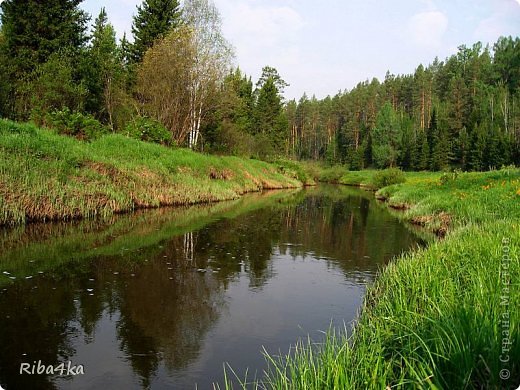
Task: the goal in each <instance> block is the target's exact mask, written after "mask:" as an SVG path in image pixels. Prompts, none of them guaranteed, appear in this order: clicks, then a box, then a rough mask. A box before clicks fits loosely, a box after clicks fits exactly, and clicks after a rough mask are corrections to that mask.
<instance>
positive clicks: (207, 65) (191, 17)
mask: <svg viewBox="0 0 520 390" xmlns="http://www.w3.org/2000/svg"><path fill="white" fill-rule="evenodd" d="M183 17H184V20H185V23H186V24H187V25H188V26H190V27H191V28H192V30H193V35H192V38H193V41H192V45H193V48H194V54H195V57H194V59H193V60H194V61H193V64H192V67H191V71H190V74H189V76H190V77H189V82H188V88H189V123H190V131H189V134H188V146H189V147H190V148H195V147H196V146H197V143H198V141H199V136H200V129H201V124H202V121H203V119H204V118H205V116H206V115H207V113H208V112H209V111H210V110H211V109H212V108H213V107H212V101H214V100H213V99H212V96H213V95H214V94H215V93H216V92H217V87H218V86H219V85H220V83H221V82H222V81H223V79H224V77H225V76H226V74H227V73H228V70H229V68H230V64H231V59H232V57H233V51H232V49H231V46H230V44H229V43H228V42H227V41H226V39H225V38H224V36H223V35H222V20H221V19H220V15H219V12H218V10H217V8H216V7H215V4H214V3H213V2H212V1H210V0H186V1H185V2H184V9H183Z"/></svg>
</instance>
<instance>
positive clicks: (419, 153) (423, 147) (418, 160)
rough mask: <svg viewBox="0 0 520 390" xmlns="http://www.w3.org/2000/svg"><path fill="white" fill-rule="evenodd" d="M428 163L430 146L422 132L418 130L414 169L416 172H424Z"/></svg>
mask: <svg viewBox="0 0 520 390" xmlns="http://www.w3.org/2000/svg"><path fill="white" fill-rule="evenodd" d="M429 161H430V145H429V144H428V139H427V138H426V135H425V134H424V131H422V130H418V134H417V136H416V152H415V160H414V164H413V166H414V169H416V170H418V171H426V170H427V169H428V167H429Z"/></svg>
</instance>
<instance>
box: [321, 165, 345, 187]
mask: <svg viewBox="0 0 520 390" xmlns="http://www.w3.org/2000/svg"><path fill="white" fill-rule="evenodd" d="M347 170H348V169H347V168H346V167H343V166H341V165H337V166H334V167H331V168H327V169H324V170H323V171H322V172H321V174H320V176H319V181H322V182H325V183H334V184H338V183H340V181H341V178H342V177H343V176H345V174H346V173H347Z"/></svg>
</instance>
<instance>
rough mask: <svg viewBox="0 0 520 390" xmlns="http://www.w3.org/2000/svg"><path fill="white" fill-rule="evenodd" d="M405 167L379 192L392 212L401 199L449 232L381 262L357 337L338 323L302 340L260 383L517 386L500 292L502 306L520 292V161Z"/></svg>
mask: <svg viewBox="0 0 520 390" xmlns="http://www.w3.org/2000/svg"><path fill="white" fill-rule="evenodd" d="M373 173H374V172H370V171H368V172H354V176H355V178H356V180H357V179H359V177H360V176H364V178H365V179H366V178H367V177H369V176H372V175H373ZM344 176H345V177H346V178H347V181H348V180H350V179H351V178H350V179H349V178H348V176H349V173H348V172H347V173H345V174H344ZM406 176H407V181H406V182H405V183H403V184H396V185H390V186H386V187H382V188H380V189H379V190H378V191H377V192H376V194H375V196H376V197H380V198H384V199H386V201H385V206H386V207H387V209H389V210H392V209H394V210H395V209H396V207H394V208H392V206H397V210H398V211H395V213H394V214H396V215H397V216H398V218H399V219H401V220H402V221H403V222H409V223H412V224H417V225H421V226H423V227H424V228H426V229H428V230H429V231H432V232H435V233H436V235H437V237H439V236H440V237H442V239H435V240H433V241H432V242H431V243H430V244H429V245H428V246H427V247H426V248H418V249H417V250H413V251H412V252H408V253H405V254H403V255H402V256H400V257H398V258H395V259H393V260H392V261H391V262H390V263H389V264H388V265H387V266H386V267H385V268H384V269H383V270H381V272H380V274H379V275H378V277H377V278H376V280H375V282H374V283H373V284H372V285H371V286H369V287H368V288H367V293H366V296H365V299H364V303H363V306H362V308H361V309H360V316H359V317H358V320H357V322H356V324H355V326H354V328H353V332H352V335H348V332H347V331H346V330H339V331H338V330H334V329H331V330H329V332H328V333H327V335H326V338H325V340H324V342H322V343H318V344H316V343H313V342H312V341H309V342H299V343H298V344H297V345H296V346H295V347H294V348H295V349H294V350H293V352H292V353H291V354H289V355H286V356H281V357H278V356H267V357H266V358H267V359H268V361H269V363H270V366H271V367H270V370H269V371H268V373H267V376H266V377H265V378H264V379H263V380H262V381H261V382H257V383H256V386H255V387H256V388H264V387H262V386H265V385H266V384H267V387H268V388H273V389H282V388H291V389H302V390H303V389H305V390H312V389H322V388H331V389H332V388H334V389H343V388H366V389H381V388H389V387H392V388H393V387H397V388H401V387H405V388H407V387H417V388H498V387H501V388H504V387H505V388H514V387H513V386H516V385H517V383H513V382H514V381H513V380H511V379H510V378H513V379H515V378H519V377H520V363H519V362H520V348H519V346H520V329H519V327H518V324H519V323H520V313H519V312H518V311H513V310H508V311H504V310H505V309H506V307H505V306H504V305H503V304H502V303H503V298H502V296H503V294H504V291H507V292H508V295H507V303H508V305H507V307H511V308H513V307H520V293H519V292H518V290H516V289H513V288H512V285H511V286H510V284H511V281H513V280H520V262H519V261H518V258H519V255H520V229H519V226H518V220H520V169H517V168H506V169H502V170H499V171H491V172H483V173H462V174H457V175H454V174H441V173H406ZM350 181H352V180H350ZM349 184H352V183H349ZM400 205H406V206H407V207H402V206H400ZM439 231H441V232H442V234H440V235H439ZM504 238H506V241H504ZM504 242H506V243H507V245H505V244H504ZM505 250H507V256H508V259H509V260H510V261H508V262H507V264H504V260H502V257H503V256H502V255H501V253H505V252H504V251H505ZM504 275H507V278H506V279H507V280H506V281H509V283H508V284H506V285H504V283H503V281H504V280H505V279H504ZM504 289H505V290H504ZM504 315H507V324H508V327H507V329H506V331H507V342H508V343H509V344H508V347H507V348H506V350H505V349H504V346H503V332H504V329H503V327H497V326H495V324H496V323H504V322H503V319H504ZM504 356H507V362H505V361H504V360H505V359H502V358H503V357H504ZM501 357H502V358H501ZM506 374H507V375H506Z"/></svg>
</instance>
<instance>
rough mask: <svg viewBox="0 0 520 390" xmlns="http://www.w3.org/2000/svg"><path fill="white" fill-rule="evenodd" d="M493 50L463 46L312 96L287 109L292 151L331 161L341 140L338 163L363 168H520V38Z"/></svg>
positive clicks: (502, 42) (502, 41) (507, 40)
mask: <svg viewBox="0 0 520 390" xmlns="http://www.w3.org/2000/svg"><path fill="white" fill-rule="evenodd" d="M493 49H494V50H493V53H492V52H491V50H490V48H489V47H483V45H482V44H481V43H476V44H475V45H473V46H472V47H466V46H465V45H462V46H460V47H459V51H458V53H457V54H455V55H452V56H450V57H449V58H447V59H446V60H445V61H439V59H437V58H436V59H435V60H434V61H433V62H432V63H431V64H430V65H428V66H427V67H424V66H422V65H420V66H418V67H417V69H416V70H415V72H414V73H413V74H408V75H399V76H394V75H392V74H390V73H387V75H386V77H385V80H384V82H382V83H380V82H379V81H378V80H377V79H374V80H372V81H368V80H367V81H365V82H361V83H359V84H358V85H357V86H356V87H355V88H353V89H351V90H349V91H345V92H340V93H338V94H337V95H336V96H334V97H333V98H330V97H327V98H325V99H323V100H317V99H314V98H312V99H309V98H308V97H307V95H305V94H304V96H302V98H301V99H300V100H299V101H298V102H297V103H296V101H293V102H289V104H288V105H287V107H286V112H287V114H288V118H289V129H290V130H291V133H290V136H289V145H290V146H291V149H292V150H291V152H292V153H293V154H294V155H296V156H297V157H299V158H302V159H309V158H312V159H314V160H317V159H327V154H326V153H325V151H327V149H328V147H329V145H331V144H332V143H333V142H335V143H336V145H337V152H338V155H337V159H336V161H337V162H341V163H347V164H349V165H350V166H351V167H352V168H356V169H357V168H367V167H372V166H373V167H376V168H386V167H391V166H399V167H400V168H402V169H406V170H409V169H415V170H435V171H439V170H443V169H447V168H449V167H463V168H464V169H472V170H485V169H490V168H491V167H498V166H500V164H502V163H505V164H510V163H515V164H520V153H518V152H517V150H520V135H519V133H518V131H514V130H513V128H514V127H515V126H516V125H515V124H518V123H519V120H520V116H519V113H520V95H519V91H520V89H519V79H520V76H519V75H520V73H519V71H518V69H519V66H515V65H518V62H519V61H520V38H511V37H509V38H503V37H502V38H500V39H499V40H498V42H497V43H496V44H495V46H494V48H493ZM516 127H518V126H516ZM479 133H480V134H479ZM360 149H364V150H361V152H364V156H363V161H360V153H361V152H360Z"/></svg>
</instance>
